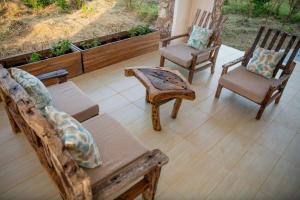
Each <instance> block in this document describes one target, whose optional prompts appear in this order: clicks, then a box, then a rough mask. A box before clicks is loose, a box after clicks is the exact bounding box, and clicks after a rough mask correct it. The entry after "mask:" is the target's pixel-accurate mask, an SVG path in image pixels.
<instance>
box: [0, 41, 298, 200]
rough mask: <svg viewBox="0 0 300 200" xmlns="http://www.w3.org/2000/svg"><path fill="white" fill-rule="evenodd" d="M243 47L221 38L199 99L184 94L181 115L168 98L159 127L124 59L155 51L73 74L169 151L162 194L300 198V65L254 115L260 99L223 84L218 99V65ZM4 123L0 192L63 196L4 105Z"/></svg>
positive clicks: (104, 106) (151, 59)
mask: <svg viewBox="0 0 300 200" xmlns="http://www.w3.org/2000/svg"><path fill="white" fill-rule="evenodd" d="M241 55H243V52H240V51H238V50H235V49H232V48H230V47H226V46H223V47H222V48H221V51H220V53H219V58H218V63H217V66H216V73H215V74H214V75H210V73H209V70H206V71H203V72H199V73H197V74H196V75H195V79H194V83H193V88H194V89H195V90H196V93H197V99H196V100H195V101H193V102H190V101H184V102H183V105H182V107H181V108H180V110H179V115H178V118H177V119H176V120H173V119H172V118H171V117H170V112H171V108H172V105H173V104H172V103H171V102H170V103H168V104H165V105H163V106H162V107H161V122H162V128H163V130H162V131H161V132H155V131H153V130H152V124H151V116H150V113H151V108H150V106H149V105H148V104H146V103H145V101H144V95H145V90H144V87H143V86H142V85H141V84H140V83H139V82H138V81H137V80H135V79H134V78H126V77H124V75H123V74H124V73H123V69H124V67H129V66H140V65H143V66H157V65H158V63H159V55H158V52H153V53H150V54H146V55H143V56H140V57H137V58H134V59H130V60H127V61H125V62H122V63H118V64H116V65H112V66H110V67H107V68H104V69H101V70H97V71H94V72H92V73H88V74H85V75H82V76H80V77H77V78H75V79H73V81H74V82H75V83H76V84H77V85H78V86H79V87H80V88H81V89H82V90H83V91H84V92H85V93H86V94H88V95H89V96H90V97H92V98H93V99H94V100H95V101H96V102H98V103H99V105H100V110H101V111H102V112H106V113H109V114H110V115H111V116H112V117H114V118H115V119H116V120H118V121H119V122H120V123H121V124H123V125H124V126H125V127H126V128H127V129H129V130H130V132H131V133H132V134H133V135H134V136H136V137H137V138H139V139H140V140H141V141H142V143H144V144H145V145H146V146H148V147H149V148H150V149H154V148H159V149H161V150H162V151H163V152H165V153H166V154H167V155H168V156H169V158H170V162H169V164H168V165H167V166H166V167H165V168H164V169H163V171H162V176H161V179H160V183H159V186H158V193H157V199H300V189H299V186H300V123H299V119H300V103H299V102H300V68H299V67H300V66H299V64H298V66H296V69H295V72H294V74H293V76H292V78H291V79H290V81H289V83H288V85H287V88H286V91H285V93H284V96H283V97H282V99H281V102H280V103H279V105H274V104H271V105H270V106H269V107H268V108H267V110H266V111H265V113H264V115H263V117H262V119H261V120H260V121H256V120H255V119H254V118H255V115H256V112H257V111H258V106H257V105H256V104H254V103H252V102H250V101H248V100H246V99H244V98H242V97H240V96H238V95H235V94H233V93H231V92H229V91H227V90H225V89H224V90H223V92H222V94H221V97H220V99H219V100H216V99H214V93H215V90H216V87H217V82H218V79H219V77H220V73H221V65H222V64H223V63H225V62H227V61H230V60H233V59H235V58H237V57H240V56H241ZM166 65H167V66H173V67H174V65H173V64H170V63H168V62H167V63H166ZM174 68H176V67H174ZM177 69H180V68H177ZM180 70H181V69H180ZM181 72H182V73H183V74H184V75H186V71H184V70H181ZM0 130H1V134H0V152H1V154H0V160H1V162H0V199H31V200H33V199H43V200H47V199H60V196H59V194H58V190H57V189H56V188H55V185H54V184H53V183H52V182H51V180H50V178H49V177H48V175H47V173H46V171H45V170H44V169H43V168H42V167H41V165H40V163H39V161H38V159H37V157H36V156H35V154H34V152H33V150H32V149H31V147H30V146H29V144H28V142H27V141H26V140H25V138H24V136H23V135H22V134H17V135H15V134H13V133H12V132H11V130H10V127H9V124H8V119H7V117H6V113H5V112H4V108H3V105H1V106H0Z"/></svg>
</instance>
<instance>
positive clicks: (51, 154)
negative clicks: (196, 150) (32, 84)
mask: <svg viewBox="0 0 300 200" xmlns="http://www.w3.org/2000/svg"><path fill="white" fill-rule="evenodd" d="M44 78H45V77H44ZM0 94H1V97H2V100H3V101H4V103H5V105H6V109H7V112H8V114H9V117H10V120H13V121H14V123H13V124H14V125H15V126H17V128H18V129H20V130H21V131H22V132H23V133H24V134H25V136H26V138H27V139H28V141H29V143H30V144H31V146H32V147H33V149H34V150H35V152H36V153H37V156H38V158H39V160H40V162H41V164H42V165H43V166H44V167H45V169H46V170H47V171H48V173H49V175H50V176H51V178H52V180H53V181H54V182H55V184H56V185H57V187H58V189H59V191H60V194H61V197H62V198H63V199H68V200H73V199H74V200H75V199H76V200H81V199H115V198H117V199H134V198H135V197H137V196H138V195H140V194H142V195H143V198H144V199H147V200H153V199H154V197H155V192H156V189H157V184H158V180H159V176H160V171H161V167H162V166H163V165H164V164H166V163H167V162H168V157H167V156H165V155H164V154H163V153H162V152H161V151H159V150H153V151H150V150H148V149H146V148H145V147H144V146H143V145H142V144H141V143H140V142H139V141H137V140H136V139H135V138H134V137H133V136H132V135H131V134H130V133H128V132H127V131H126V130H125V129H124V128H123V127H122V126H121V125H120V124H119V123H118V122H116V121H115V120H114V119H112V118H111V117H109V116H108V115H107V114H101V115H97V116H94V117H92V118H89V119H87V120H86V121H84V122H83V123H82V125H83V126H84V127H85V128H86V129H87V130H89V132H90V133H91V134H92V135H93V137H94V140H95V142H96V143H97V146H98V148H99V150H100V152H101V157H102V161H103V165H102V166H100V167H97V168H93V169H84V168H80V167H79V166H78V165H77V163H76V162H75V161H74V160H73V159H72V157H71V156H70V154H69V152H68V150H67V149H66V148H64V146H63V144H62V141H61V139H60V138H59V137H58V134H59V133H58V132H57V130H55V129H54V128H53V127H52V126H51V124H50V123H49V122H48V121H47V120H46V118H45V117H44V116H42V115H41V114H40V112H38V111H37V110H36V108H35V105H34V104H33V102H32V101H31V100H30V98H29V95H28V94H27V93H26V91H25V90H24V89H23V87H22V86H21V85H19V84H18V83H17V82H16V81H15V80H14V79H13V78H12V77H11V76H10V73H9V71H8V70H7V69H4V68H0Z"/></svg>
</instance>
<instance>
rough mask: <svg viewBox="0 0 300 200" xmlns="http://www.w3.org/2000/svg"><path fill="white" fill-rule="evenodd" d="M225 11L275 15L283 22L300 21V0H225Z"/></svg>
mask: <svg viewBox="0 0 300 200" xmlns="http://www.w3.org/2000/svg"><path fill="white" fill-rule="evenodd" d="M223 13H224V14H242V15H246V16H247V17H266V18H268V17H274V18H276V19H279V20H280V21H282V22H283V23H299V22H300V0H225V2H224V6H223Z"/></svg>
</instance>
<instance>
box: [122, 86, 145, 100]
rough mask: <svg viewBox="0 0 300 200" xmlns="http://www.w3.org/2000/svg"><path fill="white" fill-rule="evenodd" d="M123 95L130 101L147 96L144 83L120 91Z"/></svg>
mask: <svg viewBox="0 0 300 200" xmlns="http://www.w3.org/2000/svg"><path fill="white" fill-rule="evenodd" d="M120 94H121V95H122V96H124V97H126V98H127V99H128V100H129V101H131V102H134V101H137V100H139V99H141V98H145V94H146V89H145V87H144V86H142V85H140V84H139V85H136V86H134V87H131V88H129V89H128V90H125V91H123V92H121V93H120Z"/></svg>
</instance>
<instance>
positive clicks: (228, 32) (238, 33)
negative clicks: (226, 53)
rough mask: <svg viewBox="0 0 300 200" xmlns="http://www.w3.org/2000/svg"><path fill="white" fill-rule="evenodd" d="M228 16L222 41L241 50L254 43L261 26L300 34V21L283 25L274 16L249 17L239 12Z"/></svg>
mask: <svg viewBox="0 0 300 200" xmlns="http://www.w3.org/2000/svg"><path fill="white" fill-rule="evenodd" d="M227 16H228V20H227V21H226V23H225V25H224V31H223V33H222V42H223V43H224V44H226V45H228V46H231V47H234V48H237V49H240V50H246V49H247V48H249V47H250V46H251V45H252V43H253V41H254V39H255V36H256V34H257V32H258V30H259V28H260V26H266V27H270V28H275V29H279V30H284V31H287V32H290V33H292V34H296V35H298V36H300V24H299V23H298V24H289V25H286V26H282V24H281V23H280V22H279V21H278V20H275V19H272V18H270V19H268V20H266V19H264V18H247V17H245V16H242V15H239V14H228V15H227Z"/></svg>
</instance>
